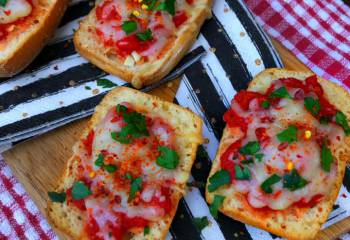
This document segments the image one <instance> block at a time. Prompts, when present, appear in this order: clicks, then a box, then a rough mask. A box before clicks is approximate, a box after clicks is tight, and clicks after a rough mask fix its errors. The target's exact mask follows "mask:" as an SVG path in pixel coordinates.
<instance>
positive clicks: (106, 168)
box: [103, 164, 117, 173]
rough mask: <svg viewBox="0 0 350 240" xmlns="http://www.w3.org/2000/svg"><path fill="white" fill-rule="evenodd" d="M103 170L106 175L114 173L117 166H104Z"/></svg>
mask: <svg viewBox="0 0 350 240" xmlns="http://www.w3.org/2000/svg"><path fill="white" fill-rule="evenodd" d="M103 168H104V169H105V170H106V171H107V172H108V173H114V172H115V171H116V170H117V166H116V165H113V164H108V165H104V166H103Z"/></svg>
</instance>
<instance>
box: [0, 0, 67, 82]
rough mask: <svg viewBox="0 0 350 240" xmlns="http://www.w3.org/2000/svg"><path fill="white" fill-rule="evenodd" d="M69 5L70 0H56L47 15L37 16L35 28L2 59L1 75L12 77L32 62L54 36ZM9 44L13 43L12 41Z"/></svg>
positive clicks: (0, 65)
mask: <svg viewBox="0 0 350 240" xmlns="http://www.w3.org/2000/svg"><path fill="white" fill-rule="evenodd" d="M47 4H48V3H47ZM67 5H68V0H55V3H53V4H52V5H51V6H49V7H48V9H47V10H45V11H46V13H45V15H43V16H38V17H37V18H36V19H37V20H38V21H39V22H38V23H36V24H35V25H33V26H32V28H35V30H33V31H32V32H31V34H29V35H27V36H24V38H25V39H21V40H20V44H19V45H18V46H15V49H14V51H13V52H11V53H10V55H9V56H8V57H7V58H6V59H4V60H1V61H0V77H11V76H13V75H15V74H17V73H18V72H20V71H21V70H23V69H24V68H25V67H26V66H28V64H29V63H31V61H32V60H33V59H34V58H35V57H36V56H37V55H38V54H39V52H40V50H41V49H42V48H43V47H44V45H45V44H46V43H47V41H48V40H49V38H50V37H51V36H52V34H53V32H54V30H55V29H56V27H57V25H58V24H59V22H60V20H61V18H62V16H63V14H64V12H65V10H66V8H67ZM22 37H23V36H22ZM19 38H21V36H19ZM16 41H19V40H18V39H17V40H16ZM9 44H12V41H11V42H9Z"/></svg>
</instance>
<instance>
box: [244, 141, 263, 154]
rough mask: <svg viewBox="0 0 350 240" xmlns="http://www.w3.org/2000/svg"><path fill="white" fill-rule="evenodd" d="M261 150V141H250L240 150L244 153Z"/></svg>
mask: <svg viewBox="0 0 350 240" xmlns="http://www.w3.org/2000/svg"><path fill="white" fill-rule="evenodd" d="M259 150H260V143H259V142H258V141H253V142H248V143H247V144H246V145H244V146H243V147H241V148H240V149H239V152H240V153H241V154H244V155H253V154H255V153H257V152H258V151H259Z"/></svg>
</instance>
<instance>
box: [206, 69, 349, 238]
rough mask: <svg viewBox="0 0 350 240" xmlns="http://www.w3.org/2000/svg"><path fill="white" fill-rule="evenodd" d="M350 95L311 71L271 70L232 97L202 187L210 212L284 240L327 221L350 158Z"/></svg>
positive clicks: (301, 235) (302, 235)
mask: <svg viewBox="0 0 350 240" xmlns="http://www.w3.org/2000/svg"><path fill="white" fill-rule="evenodd" d="M349 104H350V96H349V94H348V93H347V92H346V91H345V90H344V89H343V88H341V87H340V86H337V85H336V84H334V83H332V82H329V81H326V80H324V79H322V78H320V77H317V76H316V75H313V74H311V73H308V72H292V71H286V70H280V69H270V70H266V71H264V72H262V73H260V74H259V75H258V76H257V77H255V78H254V80H253V81H252V82H251V83H250V85H249V88H248V90H243V91H240V92H238V93H237V95H235V97H234V99H233V100H232V103H231V107H230V108H229V109H228V111H227V112H226V113H225V115H224V120H225V121H226V123H227V125H226V128H225V130H224V134H223V137H222V139H221V142H220V147H219V150H218V152H217V155H216V158H215V160H214V163H213V167H212V169H211V172H210V176H209V178H208V182H207V188H206V199H207V201H208V202H209V203H213V204H214V205H213V207H212V208H215V209H214V210H217V208H219V211H221V212H222V213H224V214H226V215H228V216H230V217H232V218H234V219H237V220H240V221H242V222H245V223H248V224H251V225H253V226H256V227H259V228H262V229H265V230H267V231H270V232H272V233H274V234H277V235H279V236H282V237H286V238H288V239H311V238H313V237H314V236H315V235H316V233H317V232H318V231H319V229H320V227H321V225H322V224H323V223H324V222H325V221H326V219H327V216H328V214H329V213H330V211H331V210H332V206H333V203H334V201H335V200H336V197H337V195H338V192H339V188H340V186H341V183H342V178H343V174H344V171H345V164H346V161H347V160H349V153H350V152H349V144H350V142H349V136H348V135H349V134H350V128H349V122H348V119H349V114H350V105H349Z"/></svg>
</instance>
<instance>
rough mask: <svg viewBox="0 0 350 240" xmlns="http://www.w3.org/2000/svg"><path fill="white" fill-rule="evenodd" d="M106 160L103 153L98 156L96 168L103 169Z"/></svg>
mask: <svg viewBox="0 0 350 240" xmlns="http://www.w3.org/2000/svg"><path fill="white" fill-rule="evenodd" d="M104 159H105V157H104V156H103V154H102V153H100V154H98V157H97V159H96V161H95V166H97V167H102V166H103V165H104Z"/></svg>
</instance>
